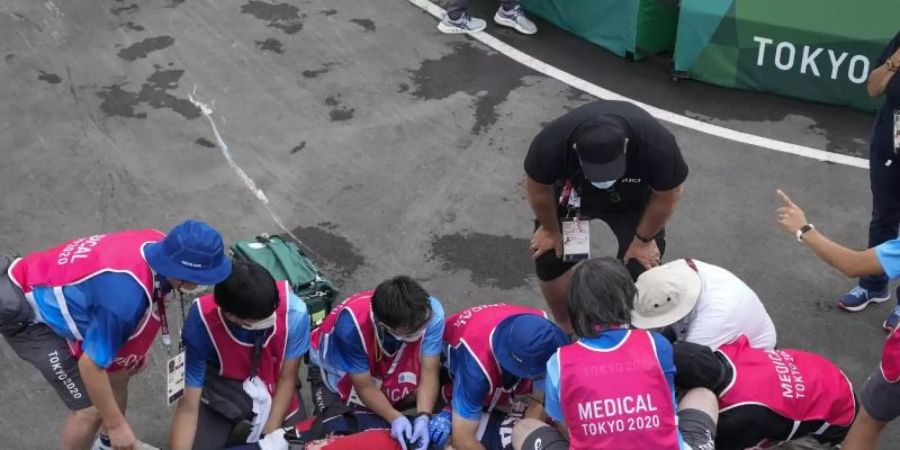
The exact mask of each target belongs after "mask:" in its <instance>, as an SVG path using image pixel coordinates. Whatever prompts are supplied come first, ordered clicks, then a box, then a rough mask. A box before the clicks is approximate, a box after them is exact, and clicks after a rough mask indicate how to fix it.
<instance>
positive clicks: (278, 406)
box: [263, 358, 300, 433]
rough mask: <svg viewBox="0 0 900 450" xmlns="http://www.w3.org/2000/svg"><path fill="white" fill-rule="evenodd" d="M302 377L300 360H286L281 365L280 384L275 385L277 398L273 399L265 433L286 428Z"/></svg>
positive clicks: (264, 429)
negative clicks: (289, 409)
mask: <svg viewBox="0 0 900 450" xmlns="http://www.w3.org/2000/svg"><path fill="white" fill-rule="evenodd" d="M299 376H300V358H295V359H288V360H285V361H284V363H282V365H281V372H280V373H279V375H278V383H277V384H276V385H275V396H274V397H273V398H272V409H271V411H270V412H269V418H268V420H266V425H265V426H264V427H263V433H271V432H273V431H275V430H276V429H278V428H281V427H282V426H284V419H285V417H287V414H288V412H289V411H288V408H290V406H291V400H292V399H293V398H294V393H295V392H296V389H297V379H298V377H299Z"/></svg>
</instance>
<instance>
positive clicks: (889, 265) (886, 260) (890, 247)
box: [875, 239, 900, 278]
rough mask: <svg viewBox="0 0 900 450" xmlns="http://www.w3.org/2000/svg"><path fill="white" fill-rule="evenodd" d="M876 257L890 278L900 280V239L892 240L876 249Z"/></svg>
mask: <svg viewBox="0 0 900 450" xmlns="http://www.w3.org/2000/svg"><path fill="white" fill-rule="evenodd" d="M875 256H877V257H878V262H879V263H880V264H881V268H882V269H884V273H885V274H886V275H887V276H888V277H890V278H900V239H892V240H890V241H887V242H885V243H883V244H881V245H879V246H877V247H875Z"/></svg>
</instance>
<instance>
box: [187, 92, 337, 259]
mask: <svg viewBox="0 0 900 450" xmlns="http://www.w3.org/2000/svg"><path fill="white" fill-rule="evenodd" d="M196 92H197V87H196V86H194V93H193V94H188V100H190V102H191V103H193V104H194V106H196V107H197V108H199V109H200V112H201V113H202V114H203V116H204V117H206V119H207V120H208V121H209V125H210V126H211V127H212V131H213V135H214V136H215V137H216V145H217V146H218V147H219V150H221V151H222V156H224V157H225V160H226V161H228V165H229V166H230V167H231V170H234V172H235V173H236V174H237V175H238V177H239V178H240V179H241V180H242V181H243V182H244V185H245V186H247V189H249V190H250V192H252V193H253V195H255V196H256V198H257V199H259V201H260V203H262V204H263V207H265V208H266V211H268V212H269V216H270V217H271V218H272V221H273V222H275V225H278V228H281V231H283V232H285V233H286V234H287V235H288V236H290V237H291V239H293V240H295V241H296V242H297V243H299V244H300V246H301V247H303V248H304V249H305V250H306V251H307V253H308V254H311V255H313V256H316V257H317V258H320V259H321V256H320V255H319V254H318V253H316V251H315V250H313V249H312V248H311V247H309V246H308V245H306V244H304V243H303V242H302V241H301V240H300V238H298V237H297V236H296V235H295V234H294V233H293V232H292V231H291V230H290V229H289V228H288V227H286V226H285V225H284V222H283V221H282V220H281V217H280V216H279V215H278V213H276V212H275V209H274V208H272V205H271V203H269V198H268V197H266V193H265V192H263V190H262V189H260V188H259V187H257V186H256V182H254V181H253V178H250V175H247V172H245V171H244V169H242V168H241V166H239V165H238V163H237V162H235V161H234V158H232V156H231V151H230V150H228V144H226V143H225V140H224V139H222V134H221V133H219V127H217V126H216V121H215V120H213V118H212V113H213V109H212V104H213V103H214V101H213V102H210V103H203V102H201V101H199V100H195V99H194V94H195V93H196ZM222 120H223V121H224V120H225V118H224V117H223V118H222Z"/></svg>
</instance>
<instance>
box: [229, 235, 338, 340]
mask: <svg viewBox="0 0 900 450" xmlns="http://www.w3.org/2000/svg"><path fill="white" fill-rule="evenodd" d="M231 255H232V257H234V258H235V259H243V260H249V261H253V262H255V263H257V264H259V265H261V266H263V267H265V268H266V270H268V271H269V273H271V274H272V277H273V278H275V279H276V280H287V281H288V282H289V283H290V285H291V289H292V290H293V291H294V293H295V294H297V296H298V297H300V299H301V300H303V302H304V303H306V309H307V311H309V318H310V320H311V321H312V325H313V327H316V326H318V325H319V324H320V323H322V320H324V319H325V316H326V315H328V313H329V312H330V311H331V307H332V306H333V304H334V299H335V297H337V294H338V290H337V289H336V288H335V287H334V284H333V283H332V282H331V281H330V280H329V279H328V278H327V277H326V276H325V275H324V274H322V272H321V271H320V270H319V268H318V267H316V265H315V264H313V262H312V261H310V260H309V258H308V257H307V256H306V255H305V254H304V253H303V251H302V250H300V248H299V247H297V244H295V243H293V242H288V241H285V240H284V239H282V238H281V237H279V236H270V235H268V234H261V235H259V236H257V237H256V239H252V240H249V239H248V240H241V241H237V242H235V243H234V245H232V246H231Z"/></svg>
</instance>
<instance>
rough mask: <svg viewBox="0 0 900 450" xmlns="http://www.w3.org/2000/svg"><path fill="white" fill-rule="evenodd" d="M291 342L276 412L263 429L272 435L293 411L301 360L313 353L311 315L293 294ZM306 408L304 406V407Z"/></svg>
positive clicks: (289, 316) (277, 392)
mask: <svg viewBox="0 0 900 450" xmlns="http://www.w3.org/2000/svg"><path fill="white" fill-rule="evenodd" d="M287 322H288V328H287V329H288V339H287V348H285V351H284V362H283V363H282V366H281V371H280V372H279V376H278V382H277V384H276V385H275V396H274V397H273V398H272V410H271V412H269V418H268V420H266V425H265V427H263V433H266V434H268V433H271V432H273V431H275V430H277V429H279V428H281V427H282V426H283V424H284V420H285V417H287V415H288V413H289V412H290V411H289V410H288V409H289V408H290V406H291V400H292V399H293V398H294V395H295V394H296V391H297V379H298V378H299V372H300V358H301V357H302V356H303V355H304V354H306V352H308V351H309V328H310V321H309V313H308V312H307V310H306V304H305V303H303V301H302V300H300V298H299V297H297V296H296V295H295V294H294V293H293V292H291V293H290V294H289V296H288V314H287ZM301 408H302V405H301Z"/></svg>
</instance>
